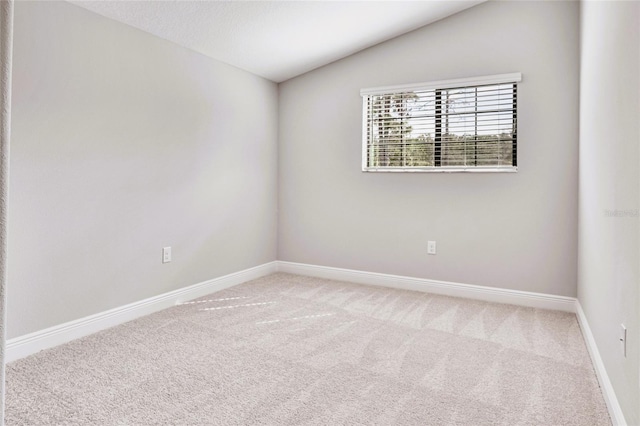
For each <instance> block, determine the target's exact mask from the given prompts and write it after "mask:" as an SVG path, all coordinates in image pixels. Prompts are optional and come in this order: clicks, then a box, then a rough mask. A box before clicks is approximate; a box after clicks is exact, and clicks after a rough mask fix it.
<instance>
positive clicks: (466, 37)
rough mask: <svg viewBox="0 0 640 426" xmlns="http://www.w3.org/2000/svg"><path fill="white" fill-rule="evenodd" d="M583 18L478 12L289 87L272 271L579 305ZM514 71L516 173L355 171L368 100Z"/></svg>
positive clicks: (496, 7)
mask: <svg viewBox="0 0 640 426" xmlns="http://www.w3.org/2000/svg"><path fill="white" fill-rule="evenodd" d="M578 7H579V5H578V3H577V2H488V3H484V4H481V5H479V6H476V7H474V8H471V9H468V10H466V11H464V12H461V13H459V14H457V15H454V16H452V17H450V18H447V19H445V20H443V21H440V22H437V23H435V24H432V25H429V26H427V27H424V28H422V29H419V30H416V31H414V32H412V33H409V34H407V35H404V36H401V37H399V38H397V39H394V40H391V41H389V42H386V43H383V44H381V45H377V46H374V47H372V48H370V49H368V50H365V51H363V52H361V53H358V54H355V55H353V56H351V57H348V58H346V59H343V60H340V61H338V62H335V63H333V64H330V65H328V66H325V67H323V68H320V69H317V70H315V71H312V72H310V73H307V74H305V75H302V76H300V77H298V78H295V79H292V80H289V81H287V82H285V83H282V84H281V85H280V137H279V188H280V193H279V194H280V195H279V234H278V235H279V236H278V259H279V260H283V261H292V262H302V263H310V264H316V265H327V266H333V267H342V268H350V269H357V270H365V271H373V272H381V273H389V274H399V275H408V276H414V277H422V278H429V279H437V280H446V281H453V282H460V283H468V284H479V285H487V286H495V287H501V288H507V289H516V290H526V291H534V292H543V293H550V294H556V295H563V296H575V295H576V269H577V186H578V169H577V155H578V88H579V78H578V72H579V56H578V52H579V49H578V47H579V41H578V36H579V29H578V21H579V13H578V12H579V11H578ZM509 72H522V74H523V81H522V83H521V84H520V86H519V89H518V97H519V99H518V102H519V106H518V108H519V109H518V116H519V138H518V142H519V147H518V152H519V158H518V166H519V171H518V173H517V174H506V173H502V174H501V173H490V174H463V173H456V174H444V173H401V174H392V173H386V174H385V173H363V172H361V168H360V167H361V135H362V131H361V129H362V124H361V114H362V101H361V98H360V96H359V91H360V89H361V88H367V87H375V86H384V85H394V84H402V83H413V82H421V81H433V80H443V79H452V78H462V77H473V76H483V75H491V74H502V73H509ZM427 240H436V241H437V243H438V254H437V255H436V256H428V255H427V254H426V251H427Z"/></svg>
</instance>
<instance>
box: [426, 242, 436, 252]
mask: <svg viewBox="0 0 640 426" xmlns="http://www.w3.org/2000/svg"><path fill="white" fill-rule="evenodd" d="M427 254H436V242H435V241H427Z"/></svg>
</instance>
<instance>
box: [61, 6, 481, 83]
mask: <svg viewBox="0 0 640 426" xmlns="http://www.w3.org/2000/svg"><path fill="white" fill-rule="evenodd" d="M69 1H70V2H71V3H73V4H76V5H78V6H81V7H83V8H85V9H88V10H91V11H93V12H95V13H98V14H100V15H103V16H106V17H108V18H111V19H115V20H117V21H120V22H123V23H125V24H128V25H131V26H133V27H135V28H138V29H141V30H143V31H146V32H149V33H151V34H153V35H155V36H158V37H161V38H163V39H166V40H170V41H172V42H175V43H177V44H179V45H182V46H185V47H187V48H189V49H193V50H195V51H197V52H200V53H202V54H204V55H207V56H210V57H212V58H214V59H217V60H220V61H222V62H226V63H228V64H231V65H234V66H236V67H238V68H242V69H244V70H247V71H249V72H252V73H254V74H257V75H260V76H262V77H265V78H267V79H269V80H273V81H275V82H281V81H284V80H287V79H289V78H292V77H295V76H297V75H300V74H303V73H305V72H307V71H310V70H312V69H315V68H318V67H320V66H322V65H325V64H328V63H330V62H333V61H335V60H338V59H340V58H343V57H346V56H348V55H350V54H352V53H355V52H357V51H359V50H362V49H365V48H367V47H370V46H373V45H375V44H378V43H380V42H382V41H385V40H388V39H390V38H393V37H396V36H399V35H401V34H404V33H406V32H408V31H411V30H414V29H416V28H419V27H421V26H424V25H426V24H429V23H431V22H434V21H437V20H439V19H442V18H444V17H446V16H449V15H452V14H454V13H456V12H459V11H461V10H464V9H467V8H469V7H471V6H474V5H476V4H478V3H481V2H482V1H484V0H465V1H462V0H458V1H175V0H173V1H132V0H118V1H110V0H106V1H105V0H102V1H95V0H93V1H82V0H69Z"/></svg>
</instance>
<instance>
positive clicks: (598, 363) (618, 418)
mask: <svg viewBox="0 0 640 426" xmlns="http://www.w3.org/2000/svg"><path fill="white" fill-rule="evenodd" d="M576 316H577V317H578V324H580V329H581V330H582V336H584V341H585V343H586V345H587V349H588V350H589V355H591V362H592V363H593V368H594V369H595V370H596V376H597V377H598V382H600V389H602V394H603V395H604V402H605V403H606V404H607V409H608V410H609V416H611V422H612V423H613V424H614V425H615V426H626V424H627V422H626V420H625V418H624V414H623V413H622V408H621V407H620V403H619V402H618V398H617V397H616V393H615V391H614V390H613V385H612V384H611V380H609V375H608V374H607V370H606V369H605V368H604V362H603V361H602V358H601V357H600V351H598V346H597V345H596V340H595V339H594V337H593V334H592V333H591V328H590V327H589V322H588V321H587V317H586V316H585V314H584V311H583V310H582V305H580V301H577V302H576Z"/></svg>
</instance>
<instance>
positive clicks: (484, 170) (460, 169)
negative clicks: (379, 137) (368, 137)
mask: <svg viewBox="0 0 640 426" xmlns="http://www.w3.org/2000/svg"><path fill="white" fill-rule="evenodd" d="M362 171H363V172H383V173H516V172H517V171H518V168H517V167H512V166H508V167H365V168H363V169H362Z"/></svg>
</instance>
